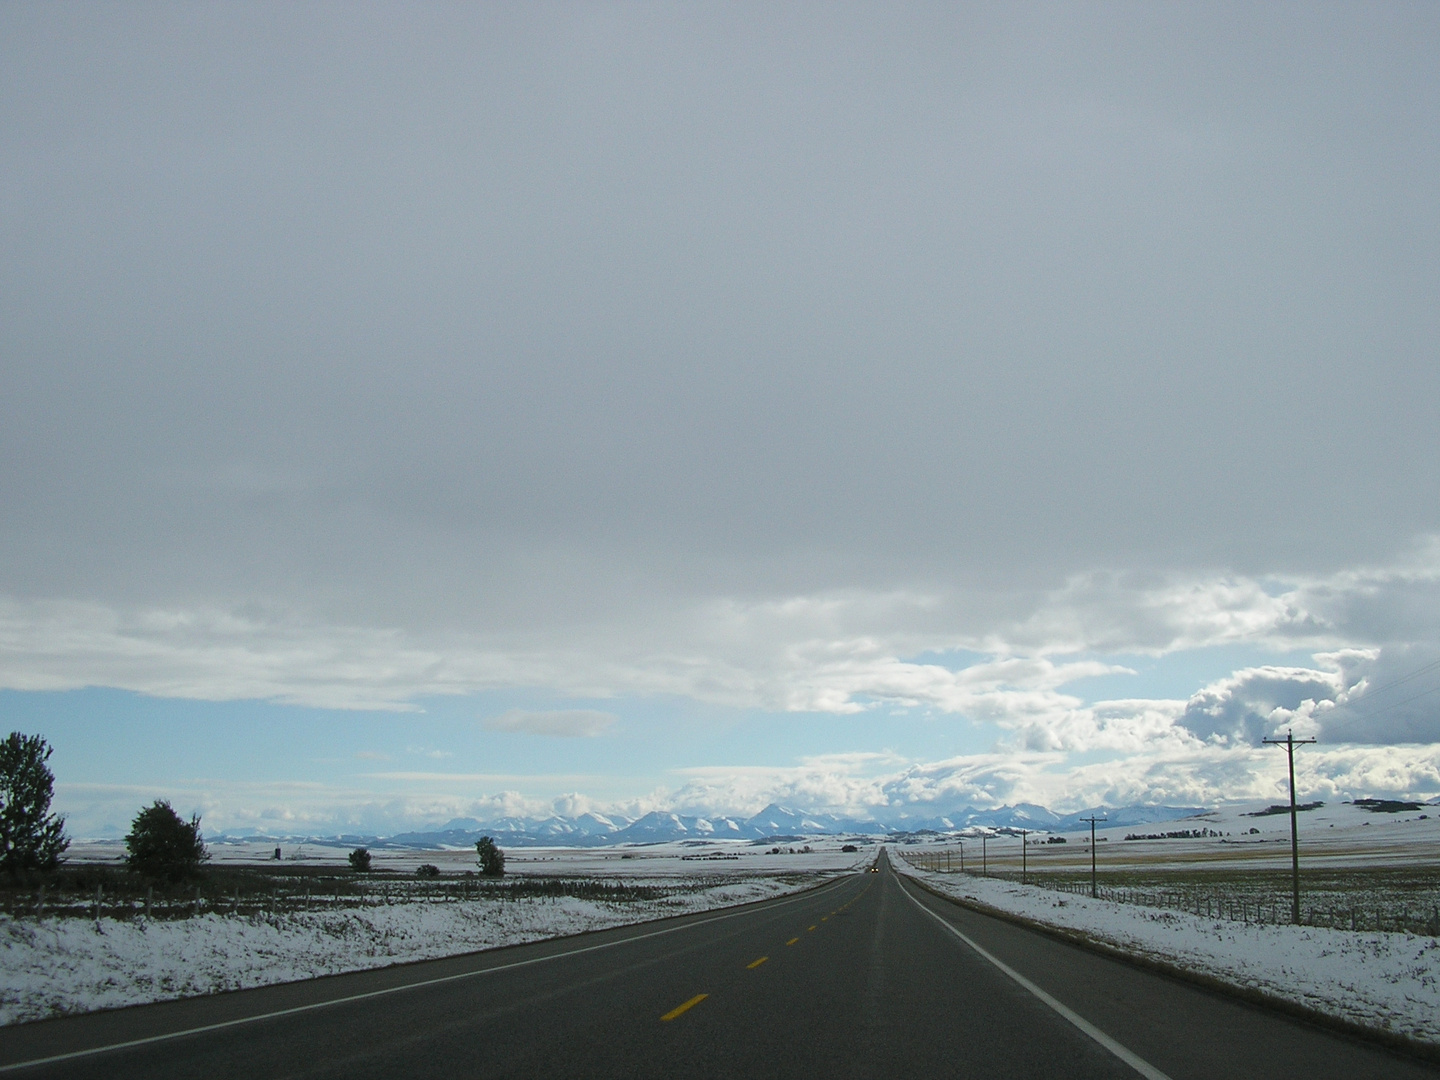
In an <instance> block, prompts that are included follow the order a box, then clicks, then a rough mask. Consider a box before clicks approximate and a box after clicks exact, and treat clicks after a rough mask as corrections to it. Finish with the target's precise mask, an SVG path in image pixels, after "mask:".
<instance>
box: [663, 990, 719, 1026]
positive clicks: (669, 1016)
mask: <svg viewBox="0 0 1440 1080" xmlns="http://www.w3.org/2000/svg"><path fill="white" fill-rule="evenodd" d="M709 996H710V995H709V994H696V995H695V996H694V997H693V998H691V999H690V1000H689V1001H687V1002H685V1004H684V1005H676V1006H675V1008H673V1009H671V1010H670V1011H669V1012H668V1013H666V1014H665V1015H664V1016H662V1017H660V1019H661V1020H674V1019H675V1017H677V1016H679V1015H680V1014H681V1013H683V1012H687V1011H689V1010H690V1009H693V1008H694V1007H695V1006H696V1005H699V1004H700V1002H702V1001H704V1000H705V999H706V998H707V997H709Z"/></svg>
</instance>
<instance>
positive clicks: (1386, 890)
mask: <svg viewBox="0 0 1440 1080" xmlns="http://www.w3.org/2000/svg"><path fill="white" fill-rule="evenodd" d="M948 854H949V858H948V859H947V858H946V855H947V853H946V852H924V853H915V854H913V855H912V854H907V856H906V857H907V859H908V860H909V861H910V862H911V863H913V864H914V865H915V866H917V867H920V868H921V869H925V870H930V871H932V872H935V873H941V874H944V873H950V874H959V873H961V870H960V866H959V861H958V859H957V858H956V856H955V853H953V852H950V853H948ZM964 872H965V873H966V874H967V875H970V876H973V877H979V876H981V873H982V871H981V869H980V866H979V865H978V863H975V861H974V860H972V859H971V858H970V857H969V853H968V851H967V853H966V861H965V870H964ZM986 876H988V877H990V878H994V879H997V880H1003V881H1012V882H1020V881H1021V880H1022V874H1021V873H1020V872H1019V871H1016V870H1015V869H1014V868H1013V867H1012V866H1008V865H1007V866H1006V868H1005V869H1003V870H997V869H989V872H988V874H986ZM1023 880H1024V883H1025V884H1029V885H1033V886H1036V887H1038V888H1043V889H1048V890H1051V891H1053V892H1060V893H1066V894H1069V895H1074V896H1087V897H1088V896H1089V895H1090V888H1091V883H1090V874H1089V872H1088V871H1085V872H1075V871H1051V870H1046V871H1040V872H1036V871H1034V870H1031V871H1029V872H1028V873H1025V874H1024V875H1023ZM1095 891H1096V895H1097V896H1098V897H1099V899H1101V900H1109V901H1112V902H1114V903H1120V904H1134V905H1138V906H1142V907H1148V908H1159V909H1164V910H1169V911H1183V912H1186V913H1187V914H1191V915H1196V916H1199V917H1201V918H1206V919H1218V920H1225V921H1231V922H1238V923H1244V924H1251V925H1260V926H1275V925H1282V926H1285V925H1290V894H1289V877H1288V875H1281V874H1277V873H1275V872H1274V871H1268V872H1267V871H1253V870H1247V871H1225V870H1219V871H1216V870H1192V871H1186V870H1171V871H1134V870H1110V871H1107V870H1101V871H1100V872H1099V874H1098V875H1097V881H1096V886H1095ZM1301 923H1302V924H1303V925H1306V926H1321V927H1330V928H1333V929H1340V930H1357V931H1360V930H1365V931H1383V932H1387V933H1405V934H1417V935H1428V936H1431V937H1440V867H1412V868H1403V869H1398V870H1397V869H1393V868H1388V867H1380V868H1349V869H1328V868H1327V869H1323V870H1303V871H1302V873H1301Z"/></svg>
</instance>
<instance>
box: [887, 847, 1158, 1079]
mask: <svg viewBox="0 0 1440 1080" xmlns="http://www.w3.org/2000/svg"><path fill="white" fill-rule="evenodd" d="M895 876H896V877H897V878H898V877H902V876H903V875H901V874H899V873H896V875H895ZM900 891H901V892H903V893H904V894H905V895H906V896H908V897H909V898H910V902H911V903H912V904H914V905H915V906H916V907H918V908H919V909H920V910H921V911H923V912H924V913H925V914H926V915H929V916H930V917H931V918H932V919H934V920H935V921H936V922H938V923H939V924H940V925H941V926H943V927H944V928H945V929H946V930H949V931H950V933H952V934H954V935H955V936H956V937H957V938H959V939H960V940H961V941H963V942H964V943H965V944H966V945H968V946H970V948H972V949H974V950H975V951H976V952H977V953H979V954H980V955H981V956H982V957H984V958H985V959H986V960H988V961H990V963H992V964H994V965H995V966H996V967H997V968H999V969H1000V970H1001V971H1003V972H1004V973H1005V974H1006V975H1008V976H1010V978H1012V979H1014V980H1015V981H1016V982H1017V983H1019V984H1020V985H1021V986H1023V987H1024V988H1025V989H1026V990H1028V991H1030V993H1032V994H1034V995H1035V996H1036V997H1037V998H1039V999H1040V1000H1041V1001H1043V1002H1044V1003H1045V1004H1046V1005H1049V1006H1050V1008H1052V1009H1054V1010H1055V1011H1056V1012H1057V1013H1059V1014H1060V1015H1061V1016H1062V1017H1064V1018H1065V1019H1066V1020H1068V1021H1070V1023H1072V1024H1074V1025H1075V1026H1076V1027H1077V1028H1079V1029H1080V1030H1081V1031H1083V1032H1084V1033H1085V1034H1086V1035H1089V1036H1090V1038H1092V1039H1094V1040H1095V1041H1096V1042H1097V1043H1099V1044H1100V1045H1101V1046H1103V1047H1104V1048H1105V1049H1106V1050H1109V1051H1110V1053H1112V1054H1114V1055H1115V1056H1116V1057H1118V1058H1119V1059H1120V1060H1121V1061H1123V1062H1125V1064H1126V1065H1129V1066H1130V1067H1131V1068H1132V1069H1134V1070H1135V1071H1136V1072H1138V1073H1139V1074H1140V1075H1141V1076H1143V1077H1145V1080H1170V1077H1168V1076H1166V1075H1165V1074H1164V1073H1163V1072H1161V1071H1160V1070H1159V1069H1157V1068H1155V1066H1154V1065H1151V1064H1150V1063H1149V1062H1148V1061H1146V1060H1145V1059H1144V1058H1142V1057H1140V1056H1139V1055H1138V1054H1136V1053H1134V1052H1132V1051H1130V1050H1128V1049H1126V1048H1125V1047H1123V1046H1121V1045H1120V1044H1119V1043H1118V1042H1116V1041H1115V1040H1114V1039H1112V1038H1111V1037H1110V1036H1109V1035H1106V1034H1105V1032H1103V1031H1101V1030H1100V1029H1099V1028H1097V1027H1096V1026H1095V1025H1094V1024H1092V1023H1090V1021H1089V1020H1086V1019H1085V1018H1084V1017H1083V1016H1081V1015H1080V1014H1079V1013H1077V1012H1075V1011H1074V1010H1073V1009H1071V1008H1070V1007H1069V1006H1068V1005H1066V1004H1064V1003H1063V1002H1061V1001H1058V1000H1056V999H1055V998H1053V997H1051V996H1050V995H1049V994H1047V993H1046V992H1045V991H1044V990H1041V989H1040V987H1038V986H1036V985H1035V984H1034V983H1033V982H1031V981H1030V980H1029V979H1027V978H1026V977H1025V976H1024V975H1021V974H1020V973H1019V972H1018V971H1016V970H1015V969H1014V968H1012V967H1011V966H1010V965H1009V964H1007V963H1005V961H1003V960H1001V959H1000V958H999V957H998V956H993V955H991V954H990V953H988V952H986V951H985V949H983V948H981V946H980V945H979V943H977V942H975V941H973V940H972V939H971V938H970V937H968V936H967V935H965V934H963V933H961V932H960V931H959V930H957V929H956V928H955V927H954V926H952V925H951V924H950V923H949V922H947V921H945V919H943V918H941V917H940V915H939V914H938V913H937V912H934V911H931V910H930V909H929V908H928V907H926V906H925V905H924V904H922V903H921V902H920V901H919V899H918V898H916V897H915V896H913V895H911V893H910V890H909V889H907V888H905V886H904V883H903V882H902V883H901V886H900Z"/></svg>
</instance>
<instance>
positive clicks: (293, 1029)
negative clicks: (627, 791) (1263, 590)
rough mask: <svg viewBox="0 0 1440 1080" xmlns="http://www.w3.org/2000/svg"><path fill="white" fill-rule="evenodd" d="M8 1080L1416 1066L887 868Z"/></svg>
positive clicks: (1316, 1079)
mask: <svg viewBox="0 0 1440 1080" xmlns="http://www.w3.org/2000/svg"><path fill="white" fill-rule="evenodd" d="M0 1073H3V1074H4V1075H6V1076H12V1075H13V1076H26V1077H30V1076H34V1077H77V1078H78V1077H97V1078H104V1080H123V1078H130V1077H134V1078H145V1080H154V1078H157V1077H195V1078H205V1080H223V1078H227V1077H237V1078H239V1077H244V1078H254V1077H346V1078H367V1077H375V1078H377V1080H378V1078H382V1077H383V1078H385V1080H396V1078H399V1080H421V1078H427V1077H444V1078H447V1080H454V1078H459V1077H485V1078H487V1080H488V1078H491V1077H544V1078H550V1077H626V1078H631V1077H637V1078H638V1077H664V1078H666V1080H675V1078H683V1077H745V1078H759V1077H976V1078H984V1080H1007V1078H1027V1080H1032V1078H1047V1077H1056V1078H1061V1077H1063V1078H1066V1080H1084V1078H1090V1077H1095V1078H1101V1077H1103V1078H1125V1080H1132V1078H1134V1077H1136V1076H1142V1077H1147V1078H1149V1080H1163V1078H1166V1077H1168V1078H1170V1080H1191V1078H1193V1080H1243V1078H1249V1077H1254V1078H1256V1080H1260V1078H1264V1080H1282V1078H1288V1077H1294V1078H1296V1080H1301V1078H1303V1080H1329V1078H1335V1080H1341V1078H1343V1080H1357V1078H1368V1077H1383V1078H1385V1080H1406V1078H1409V1077H1436V1076H1440V1069H1437V1068H1435V1067H1433V1066H1431V1065H1428V1064H1426V1063H1424V1062H1420V1061H1416V1060H1413V1059H1410V1058H1407V1057H1402V1056H1400V1055H1398V1054H1395V1053H1392V1052H1390V1051H1388V1050H1386V1049H1384V1048H1381V1047H1378V1046H1375V1045H1372V1044H1369V1043H1366V1042H1362V1041H1359V1040H1355V1039H1351V1038H1349V1037H1347V1036H1344V1035H1341V1034H1336V1033H1334V1032H1332V1031H1329V1030H1326V1029H1323V1028H1319V1027H1315V1026H1311V1025H1309V1024H1306V1023H1304V1022H1302V1021H1298V1020H1295V1019H1292V1018H1289V1017H1287V1016H1284V1015H1280V1014H1278V1013H1275V1012H1272V1011H1269V1010H1266V1009H1263V1008H1259V1007H1256V1006H1252V1005H1249V1004H1246V1003H1244V1002H1242V1001H1239V1000H1236V999H1233V998H1230V997H1227V996H1225V995H1223V994H1219V993H1215V992H1212V991H1209V990H1206V989H1202V988H1199V987H1197V986H1194V985H1191V984H1188V983H1185V982H1182V981H1179V980H1175V979H1171V978H1168V977H1166V976H1163V975H1159V974H1155V973H1153V972H1150V971H1146V970H1142V969H1140V968H1137V967H1133V966H1131V965H1128V964H1126V963H1124V962H1122V961H1119V960H1115V959H1112V958H1110V957H1106V956H1101V955H1098V954H1096V953H1093V952H1089V951H1087V950H1084V949H1081V948H1078V947H1076V946H1073V945H1070V944H1067V943H1065V942H1062V941H1059V940H1056V939H1054V938H1052V937H1049V936H1047V935H1045V934H1041V933H1037V932H1035V931H1032V930H1028V929H1025V928H1023V927H1020V926H1017V925H1015V924H1012V923H1009V922H1006V921H1004V920H1000V919H995V918H992V917H989V916H986V915H983V914H980V913H978V912H975V911H972V910H970V909H968V908H965V907H962V906H960V905H957V904H954V903H951V902H949V901H947V900H944V899H941V898H938V897H936V896H934V895H932V894H930V893H928V892H926V891H925V890H923V889H921V888H919V887H917V886H916V885H915V884H914V883H913V882H910V881H907V880H906V879H905V878H904V877H903V876H902V875H900V874H897V873H896V872H895V871H894V870H893V869H892V868H891V866H890V863H889V860H888V859H887V857H886V856H885V854H884V852H883V851H882V852H881V854H880V856H879V858H878V860H877V863H876V871H875V872H873V873H872V872H868V871H867V872H861V873H856V874H851V875H847V876H845V877H842V878H839V879H837V880H835V881H832V882H829V883H827V884H825V885H823V886H821V887H819V888H816V889H812V890H810V891H808V892H804V893H800V894H797V895H791V896H786V897H781V898H778V899H775V900H768V901H764V902H762V903H757V904H751V905H747V906H745V907H741V908H732V909H729V910H723V911H717V912H710V913H707V914H702V915H692V916H686V917H682V918H677V919H671V920H665V921H662V922H657V923H649V924H641V925H637V926H630V927H623V928H619V929H615V930H608V931H604V932H600V933H595V934H587V935H582V936H579V937H572V938H564V939H559V940H554V941H545V942H538V943H535V944H532V945H524V946H517V947H513V948H506V949H496V950H491V951H487V952H483V953H471V954H468V955H464V956H457V957H451V958H449V959H445V960H436V961H429V962H426V963H420V964H409V965H404V966H400V967H392V968H385V969H380V970H374V971H365V972H357V973H354V974H349V975H340V976H333V977H329V978H323V979H314V980H310V981H307V982H299V983H287V984H284V985H280V986H271V987H264V988H260V989H256V990H245V991H239V992H235V993H229V994H218V995H214V996H210V997H204V998H192V999H188V1000H184V1001H173V1002H164V1003H161V1004H156V1005H145V1006H139V1007H135V1008H129V1009H118V1010H114V1011H111V1012H104V1013H92V1014H89V1015H84V1016H75V1017H66V1018H61V1019H57V1020H47V1021H41V1022H39V1023H34V1024H24V1025H19V1026H16V1027H11V1028H6V1029H0Z"/></svg>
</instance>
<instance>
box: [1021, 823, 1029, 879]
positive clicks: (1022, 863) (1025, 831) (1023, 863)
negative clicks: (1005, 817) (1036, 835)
mask: <svg viewBox="0 0 1440 1080" xmlns="http://www.w3.org/2000/svg"><path fill="white" fill-rule="evenodd" d="M1029 835H1030V833H1029V832H1028V831H1027V830H1025V829H1021V830H1020V884H1021V885H1024V884H1025V865H1026V864H1025V858H1026V856H1027V855H1029V852H1028V851H1026V849H1025V844H1026V840H1025V838H1026V837H1027V836H1029Z"/></svg>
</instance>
